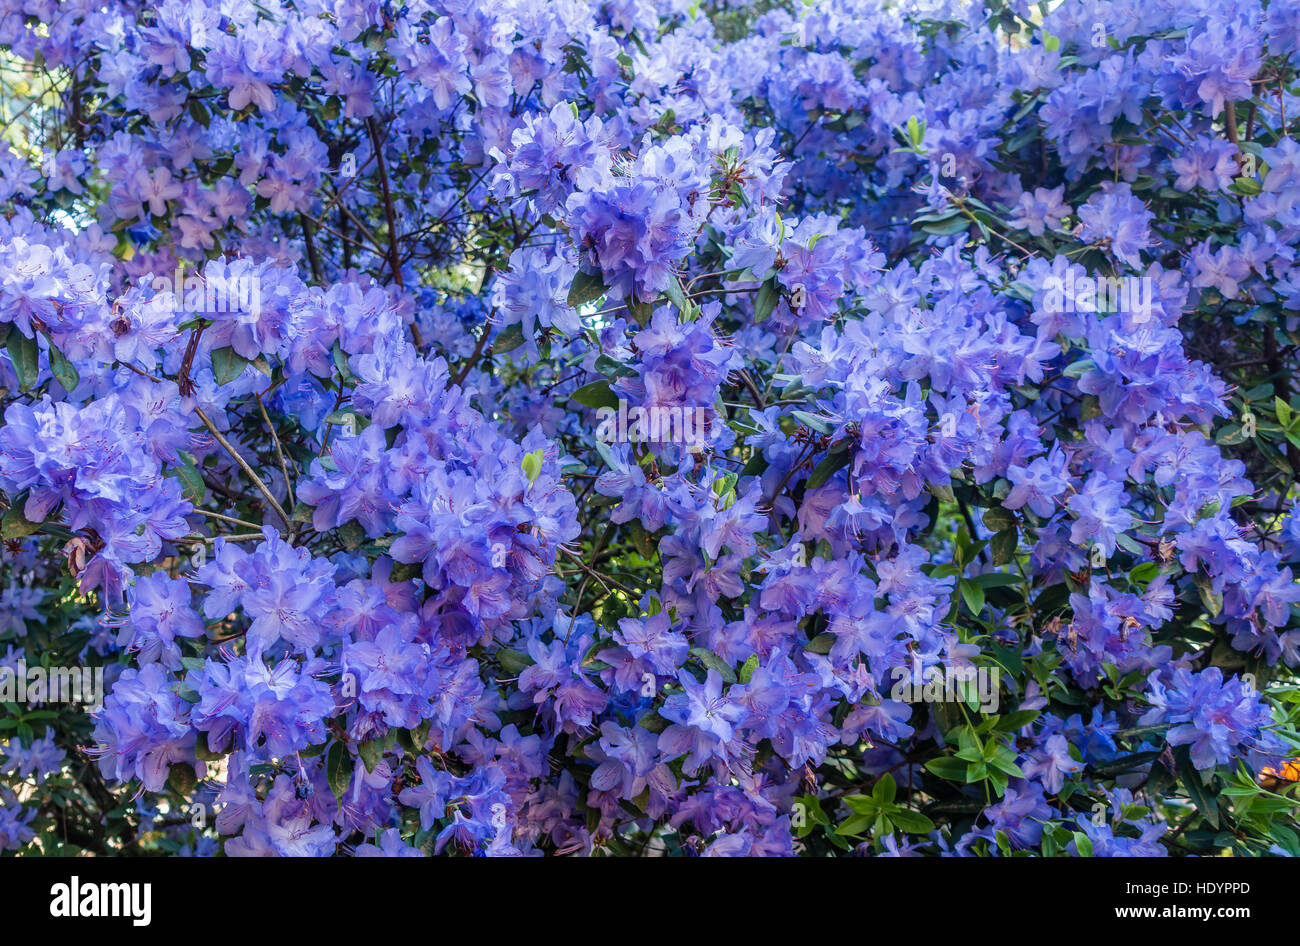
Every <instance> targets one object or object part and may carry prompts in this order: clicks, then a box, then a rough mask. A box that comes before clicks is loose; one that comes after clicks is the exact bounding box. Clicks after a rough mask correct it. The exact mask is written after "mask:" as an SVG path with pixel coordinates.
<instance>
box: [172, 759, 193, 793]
mask: <svg viewBox="0 0 1300 946" xmlns="http://www.w3.org/2000/svg"><path fill="white" fill-rule="evenodd" d="M167 784H168V786H169V787H170V788H171V789H172V791H174V792H176V793H177V794H178V795H188V794H189V793H190V792H192V791H194V786H195V785H197V784H199V777H198V776H197V775H196V774H195V773H194V767H193V766H192V765H190V764H189V763H188V762H177V763H175V764H173V765H172V767H171V771H170V772H168V773H167Z"/></svg>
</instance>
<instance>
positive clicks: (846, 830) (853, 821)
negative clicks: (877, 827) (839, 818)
mask: <svg viewBox="0 0 1300 946" xmlns="http://www.w3.org/2000/svg"><path fill="white" fill-rule="evenodd" d="M873 820H874V819H873V818H872V817H871V815H854V816H853V817H852V818H850V819H849V820H848V821H846V822H844V824H842V825H840V826H839V827H838V828H836V829H835V833H836V834H841V835H843V834H852V835H860V834H862V833H863V832H864V831H866V830H867V828H869V827H870V826H871V822H872V821H873Z"/></svg>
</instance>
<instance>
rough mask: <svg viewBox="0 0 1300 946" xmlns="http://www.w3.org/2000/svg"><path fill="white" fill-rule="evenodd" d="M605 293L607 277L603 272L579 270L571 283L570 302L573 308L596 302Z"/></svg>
mask: <svg viewBox="0 0 1300 946" xmlns="http://www.w3.org/2000/svg"><path fill="white" fill-rule="evenodd" d="M604 294H605V277H604V275H603V274H602V273H585V272H583V271H582V270H578V272H577V273H575V274H574V276H573V282H571V283H569V298H568V300H567V301H568V303H569V305H570V306H572V307H573V308H575V309H576V308H577V307H578V306H580V305H585V304H586V303H588V302H594V301H595V300H596V299H599V298H600V297H601V296H603V295H604Z"/></svg>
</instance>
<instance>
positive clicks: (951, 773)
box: [925, 756, 967, 782]
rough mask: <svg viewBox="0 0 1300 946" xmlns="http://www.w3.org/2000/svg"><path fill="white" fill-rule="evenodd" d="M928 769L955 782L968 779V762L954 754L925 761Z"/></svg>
mask: <svg viewBox="0 0 1300 946" xmlns="http://www.w3.org/2000/svg"><path fill="white" fill-rule="evenodd" d="M925 767H926V769H927V770H928V771H930V772H931V773H933V774H934V775H937V776H939V778H946V779H948V780H950V781H954V782H964V781H966V769H967V764H966V763H965V762H964V761H962V760H961V759H958V758H955V757H954V756H940V757H939V758H937V759H931V760H930V761H929V762H927V763H925Z"/></svg>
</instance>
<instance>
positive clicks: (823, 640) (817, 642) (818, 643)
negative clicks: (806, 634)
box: [804, 631, 835, 654]
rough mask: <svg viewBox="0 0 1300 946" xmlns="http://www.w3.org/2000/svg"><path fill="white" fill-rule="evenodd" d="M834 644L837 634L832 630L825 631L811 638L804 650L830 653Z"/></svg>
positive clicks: (815, 652)
mask: <svg viewBox="0 0 1300 946" xmlns="http://www.w3.org/2000/svg"><path fill="white" fill-rule="evenodd" d="M833 646H835V635H834V634H832V633H831V632H830V631H823V632H822V633H820V634H818V635H817V636H816V637H814V638H813V639H812V640H810V641H809V642H808V643H807V645H806V646H805V647H804V650H806V651H809V652H810V653H814V654H829V653H830V652H831V648H832V647H833Z"/></svg>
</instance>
